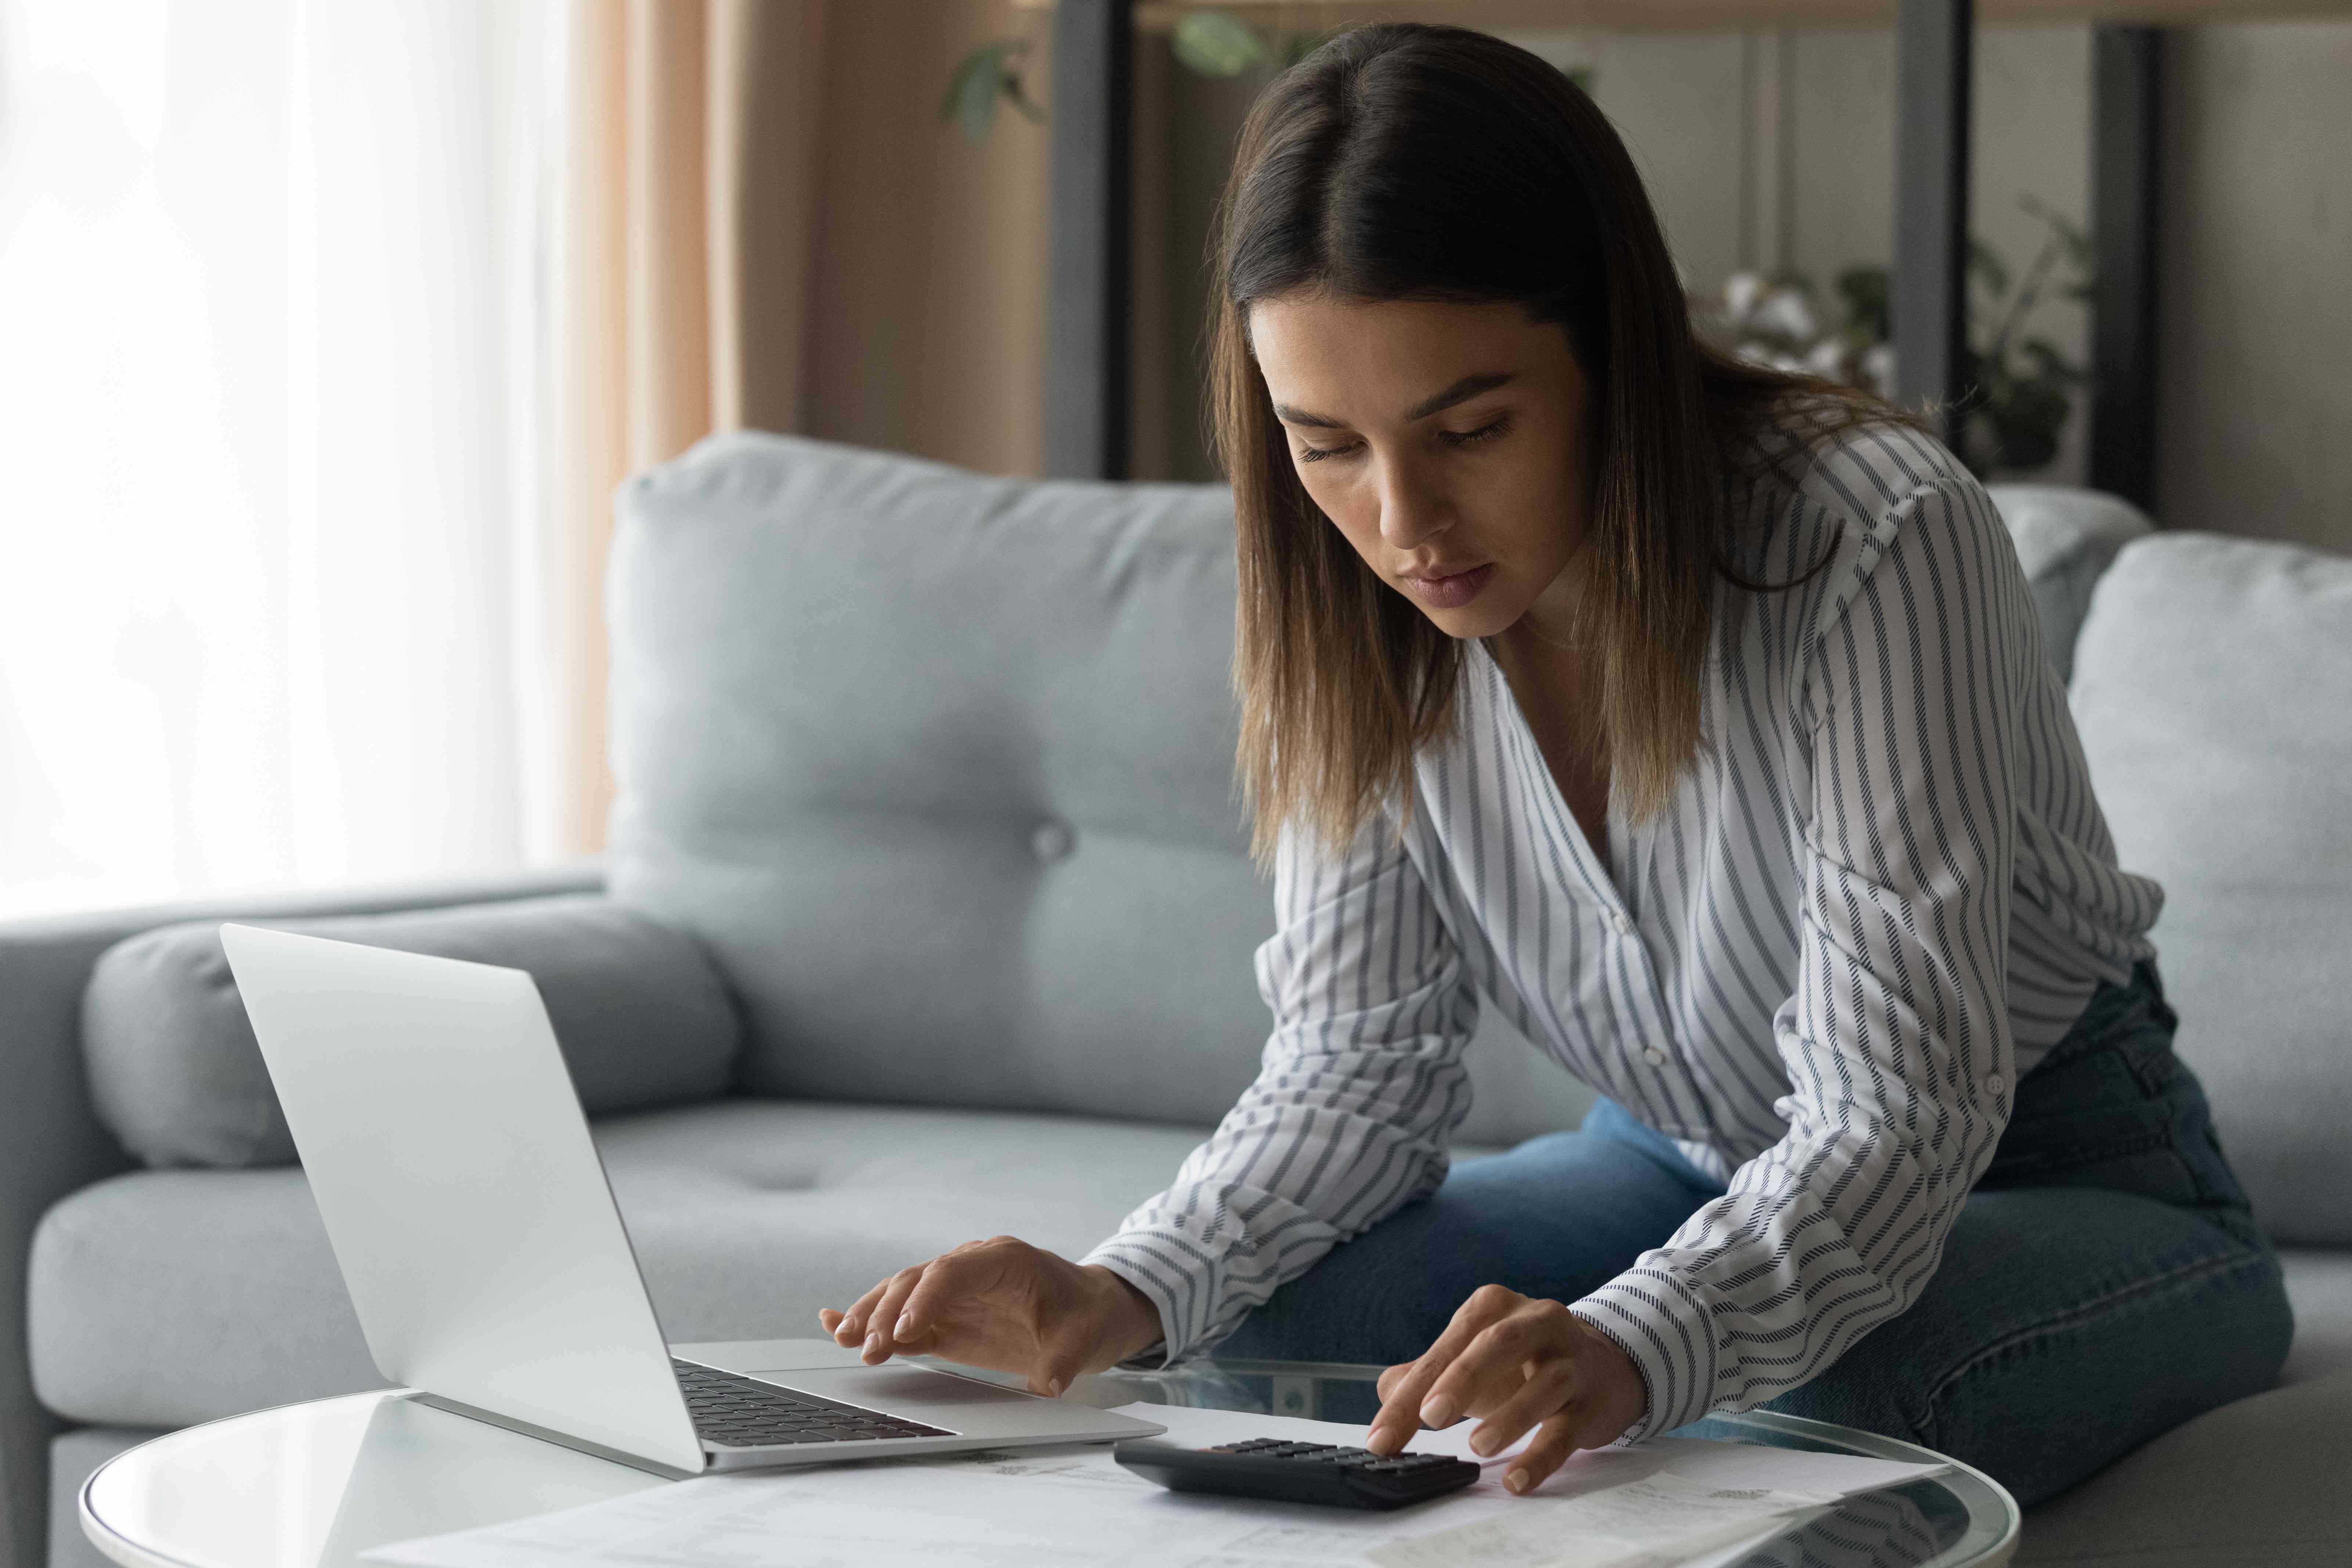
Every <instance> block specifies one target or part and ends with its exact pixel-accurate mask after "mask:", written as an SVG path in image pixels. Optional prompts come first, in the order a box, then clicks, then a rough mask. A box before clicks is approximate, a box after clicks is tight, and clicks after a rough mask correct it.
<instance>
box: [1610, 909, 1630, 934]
mask: <svg viewBox="0 0 2352 1568" xmlns="http://www.w3.org/2000/svg"><path fill="white" fill-rule="evenodd" d="M1611 923H1612V924H1613V925H1614V926H1616V928H1617V933H1618V934H1619V935H1620V936H1631V935H1633V917H1632V916H1630V915H1625V914H1619V915H1616V916H1613V917H1612V920H1611Z"/></svg>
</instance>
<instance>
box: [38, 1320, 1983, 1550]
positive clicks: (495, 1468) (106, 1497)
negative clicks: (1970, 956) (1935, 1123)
mask: <svg viewBox="0 0 2352 1568" xmlns="http://www.w3.org/2000/svg"><path fill="white" fill-rule="evenodd" d="M681 1349H682V1350H685V1351H686V1352H688V1353H689V1354H690V1353H692V1347H681ZM959 1370H963V1369H959ZM1379 1370H1380V1369H1378V1368H1376V1367H1368V1366H1342V1365H1333V1364H1324V1363H1286V1362H1198V1363H1192V1364H1189V1365H1186V1366H1182V1367H1179V1368H1173V1369H1168V1370H1163V1371H1156V1372H1126V1371H1122V1372H1117V1373H1108V1374H1105V1375H1103V1376H1099V1377H1089V1378H1082V1379H1080V1380H1079V1381H1078V1384H1076V1387H1074V1388H1073V1389H1072V1390H1071V1391H1070V1397H1072V1398H1076V1399H1081V1400H1084V1401H1085V1402H1086V1403H1087V1404H1090V1405H1100V1406H1104V1407H1109V1406H1113V1405H1127V1404H1132V1403H1136V1402H1138V1401H1141V1402H1144V1403H1149V1404H1157V1405H1194V1406H1206V1407H1211V1408H1219V1409H1229V1410H1248V1411H1255V1412H1262V1413H1266V1414H1272V1415H1297V1416H1303V1417H1307V1418H1310V1419H1316V1420H1324V1421H1346V1422H1351V1423H1360V1422H1362V1421H1364V1420H1365V1419H1367V1418H1368V1417H1369V1416H1370V1414H1371V1413H1372V1411H1373V1409H1375V1408H1376V1407H1377V1405H1378V1399H1377V1395H1376V1394H1374V1392H1373V1380H1374V1378H1376V1377H1377V1376H1378V1373H1379ZM1003 1381H1013V1380H1011V1379H1005V1380H1003ZM1680 1435H1682V1436H1697V1437H1719V1438H1724V1439H1727V1440H1730V1441H1734V1442H1742V1443H1766V1444H1771V1445H1775V1446H1779V1447H1801V1448H1812V1449H1817V1450H1822V1451H1826V1452H1832V1453H1852V1454H1867V1455H1871V1456H1874V1457H1877V1458H1895V1459H1906V1460H1913V1461H1918V1460H1922V1459H1933V1458H1938V1456H1935V1455H1931V1454H1928V1453H1927V1450H1925V1449H1921V1448H1916V1447H1912V1446H1910V1445H1908V1444H1904V1443H1896V1442H1893V1441H1890V1440H1888V1439H1886V1438H1883V1437H1875V1436H1870V1435H1869V1434H1866V1433H1862V1432H1854V1431H1849V1430H1847V1429H1844V1428H1842V1427H1835V1426H1824V1425H1822V1424H1821V1423H1818V1422H1811V1421H1801V1420H1798V1419H1796V1418H1794V1417H1791V1416H1783V1415H1769V1414H1765V1413H1758V1414H1753V1415H1738V1416H1728V1417H1720V1416H1719V1417H1713V1418H1710V1419H1708V1420H1706V1421H1703V1422H1700V1423H1697V1424H1696V1425H1695V1426H1686V1427H1685V1428H1683V1429H1682V1432H1681V1434H1680ZM667 1484H668V1483H667V1481H665V1480H663V1479H660V1478H659V1477H656V1476H653V1475H650V1474H647V1473H646V1472H645V1471H642V1470H636V1469H632V1468H629V1467H628V1466H626V1465H622V1464H617V1463H614V1461H611V1460H608V1459H603V1458H596V1457H594V1456H593V1455H589V1454H583V1453H579V1452H575V1451H574V1450H572V1449H570V1448H565V1447H559V1446H557V1445H555V1444H552V1443H547V1442H542V1441H541V1440H540V1439H538V1438H535V1437H530V1436H524V1435H522V1434H520V1433H517V1432H510V1431H508V1430H507V1429H505V1428H504V1427H499V1426H489V1425H488V1424H487V1423H484V1422H479V1421H474V1420H470V1419H468V1418H467V1417H466V1416H463V1415H453V1414H451V1413H449V1412H446V1411H443V1410H438V1409H435V1408H433V1407H432V1406H430V1405H421V1404H418V1403H415V1401H413V1400H411V1399H408V1398H406V1397H404V1395H403V1394H402V1393H401V1392H399V1391H397V1390H393V1391H382V1392H377V1393H371V1394H348V1395H345V1396H343V1397H341V1398H336V1399H320V1400H314V1401H311V1402H310V1403H308V1404H303V1405H285V1406H282V1407H280V1408H278V1409H275V1410H264V1411H257V1412H255V1413H254V1414H252V1415H238V1416H234V1417H231V1418H229V1419H227V1420H225V1421H215V1422H211V1423H209V1424H207V1425H205V1426H192V1427H189V1428H187V1429H186V1430H184V1431H181V1432H173V1433H171V1434H169V1435H167V1436H162V1437H158V1438H155V1439H153V1440H152V1441H151V1442H148V1443H144V1444H142V1445H141V1446H140V1447H136V1448H132V1449H131V1450H129V1451H128V1452H126V1453H123V1454H121V1455H119V1456H117V1457H116V1458H113V1459H111V1460H110V1461H108V1463H107V1464H105V1465H104V1466H102V1467H101V1468H100V1469H99V1470H98V1472H97V1473H96V1474H95V1475H93V1476H91V1477H90V1479H89V1482H88V1484H87V1485H86V1486H85V1487H84V1488H83V1489H82V1496H81V1502H80V1511H81V1525H82V1530H83V1533H84V1534H85V1535H87V1536H88V1537H89V1539H90V1541H91V1542H94V1543H95V1544H96V1545H97V1546H98V1547H99V1549H100V1551H102V1552H105V1553H106V1554H107V1555H108V1556H109V1557H110V1558H111V1559H113V1560H114V1561H115V1562H118V1563H127V1564H133V1565H137V1568H163V1565H169V1568H320V1565H331V1568H348V1565H351V1564H353V1563H356V1562H357V1561H358V1559H359V1554H360V1553H361V1552H365V1551H368V1550H370V1549H371V1548H373V1547H376V1546H381V1545H383V1544H386V1543H387V1542H394V1541H404V1540H409V1539H413V1538H415V1537H417V1536H422V1535H436V1534H440V1533H443V1532H445V1531H456V1530H467V1529H472V1528H474V1527H477V1526H479V1525H486V1524H497V1523H501V1522H504V1521H508V1520H513V1519H521V1518H525V1517H528V1516H530V1515H531V1514H537V1513H546V1512H551V1511H553V1510H557V1509H565V1508H573V1507H577V1506H579V1505H581V1504H583V1503H591V1502H598V1501H602V1500H605V1499H608V1498H614V1497H620V1496H624V1495H625V1494H627V1493H629V1492H633V1491H638V1490H642V1489H646V1488H648V1487H657V1486H665V1485H667ZM2017 1530H2018V1513H2017V1507H2016V1505H2015V1503H2014V1502H2012V1501H2011V1499H2010V1497H2009V1495H2008V1493H2006V1492H2005V1491H2003V1490H2002V1489H2000V1487H1998V1486H1996V1485H1994V1484H1993V1483H1992V1482H1991V1481H1990V1480H1988V1479H1985V1478H1983V1477H1981V1476H1979V1475H1978V1474H1976V1472H1974V1471H1972V1470H1968V1469H1966V1468H1956V1469H1955V1470H1953V1471H1951V1472H1950V1473H1948V1474H1946V1475H1943V1476H1940V1477H1937V1478H1934V1479H1927V1480H1922V1481H1915V1482H1913V1483H1911V1484H1909V1485H1907V1486H1903V1487H1896V1488H1891V1489H1886V1490H1884V1491H1879V1492H1874V1493H1870V1494H1868V1495H1866V1496H1864V1497H1860V1498H1854V1499H1851V1500H1848V1501H1846V1502H1845V1503H1843V1504H1842V1505H1841V1506H1839V1507H1838V1508H1836V1509H1834V1510H1832V1511H1830V1512H1829V1513H1826V1514H1823V1515H1821V1516H1819V1517H1816V1518H1813V1519H1811V1520H1808V1521H1803V1522H1802V1523H1801V1524H1799V1525H1797V1526H1795V1527H1793V1528H1792V1529H1790V1531H1788V1532H1787V1533H1785V1534H1784V1535H1783V1536H1782V1537H1780V1539H1777V1540H1775V1541H1773V1542H1769V1543H1768V1544H1766V1545H1764V1546H1761V1547H1758V1548H1753V1549H1751V1550H1750V1552H1749V1553H1748V1556H1747V1557H1746V1558H1744V1559H1742V1560H1741V1561H1742V1563H1743V1565H1744V1568H1781V1565H1785V1568H1799V1565H1800V1564H1811V1565H1819V1568H1843V1565H1845V1564H1849V1563H1851V1564H1854V1565H1856V1568H1859V1565H1861V1564H1865V1563H1875V1564H1882V1565H1893V1568H1963V1565H1969V1568H1995V1565H1998V1564H2000V1563H2005V1562H2007V1561H2008V1559H2009V1556H2010V1554H2011V1552H2013V1551H2014V1550H2015V1548H2016V1542H2017Z"/></svg>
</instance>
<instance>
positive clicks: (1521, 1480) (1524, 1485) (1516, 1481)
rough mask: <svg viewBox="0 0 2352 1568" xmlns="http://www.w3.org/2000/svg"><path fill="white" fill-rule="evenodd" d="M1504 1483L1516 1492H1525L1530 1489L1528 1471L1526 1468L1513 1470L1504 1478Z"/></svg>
mask: <svg viewBox="0 0 2352 1568" xmlns="http://www.w3.org/2000/svg"><path fill="white" fill-rule="evenodd" d="M1503 1484H1504V1485H1505V1486H1507V1487H1508V1488H1510V1489H1512V1490H1513V1491H1515V1492H1523V1491H1525V1490H1527V1489H1528V1473H1527V1471H1525V1470H1513V1471H1512V1472H1511V1473H1510V1474H1509V1475H1507V1476H1505V1477H1504V1478H1503Z"/></svg>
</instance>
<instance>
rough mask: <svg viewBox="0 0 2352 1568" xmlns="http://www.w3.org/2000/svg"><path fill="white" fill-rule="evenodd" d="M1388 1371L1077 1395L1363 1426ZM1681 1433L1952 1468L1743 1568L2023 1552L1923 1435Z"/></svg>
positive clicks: (1143, 1383)
mask: <svg viewBox="0 0 2352 1568" xmlns="http://www.w3.org/2000/svg"><path fill="white" fill-rule="evenodd" d="M1382 1370H1383V1369H1381V1368H1380V1367H1376V1366H1349V1365H1343V1364H1339V1363H1318V1362H1260V1361H1226V1362H1194V1363H1189V1364H1187V1365H1184V1366H1181V1367H1175V1368H1171V1369H1168V1370H1166V1371H1160V1372H1127V1371H1121V1372H1117V1373H1108V1374H1106V1375H1104V1376H1102V1377H1100V1378H1094V1379H1082V1380H1081V1383H1080V1386H1079V1387H1077V1388H1074V1389H1073V1390H1072V1391H1071V1394H1072V1397H1074V1398H1081V1399H1085V1400H1086V1401H1087V1403H1088V1404H1094V1405H1106V1404H1108V1405H1125V1404H1131V1403H1133V1402H1135V1401H1137V1400H1144V1401H1149V1402H1150V1403H1151V1404H1154V1405H1205V1406H1208V1407H1209V1408H1211V1409H1217V1410H1247V1411H1253V1412H1256V1413H1260V1414H1265V1415H1297V1416H1301V1417H1304V1418H1306V1419H1307V1420H1311V1421H1345V1422H1348V1423H1350V1424H1351V1425H1358V1426H1360V1425H1362V1424H1364V1423H1366V1422H1369V1421H1370V1419H1371V1418H1372V1415H1373V1413H1374V1412H1375V1411H1377V1410H1378V1409H1379V1408H1380V1395H1379V1394H1378V1393H1377V1392H1376V1390H1375V1387H1374V1384H1375V1383H1376V1381H1377V1380H1378V1379H1379V1377H1380V1374H1381V1371H1382ZM1087 1384H1093V1385H1095V1386H1091V1387H1089V1386H1087ZM1674 1436H1677V1437H1712V1438H1716V1439H1717V1440H1718V1441H1722V1442H1729V1443H1758V1444H1763V1445H1765V1446H1767V1447H1776V1448H1803V1449H1808V1450H1811V1451H1812V1452H1814V1453H1824V1454H1861V1455H1864V1456H1866V1457H1868V1458H1874V1459H1897V1460H1901V1461H1903V1462H1905V1463H1906V1464H1929V1463H1936V1462H1939V1461H1940V1462H1941V1463H1944V1464H1948V1465H1950V1466H1951V1467H1952V1468H1950V1469H1949V1470H1948V1471H1946V1472H1945V1473H1944V1474H1942V1475H1939V1476H1931V1477H1928V1478H1927V1479H1923V1480H1916V1481H1912V1482H1910V1483H1908V1484H1907V1485H1905V1486H1899V1487H1889V1488H1886V1489H1883V1490H1880V1491H1875V1492H1866V1493H1864V1494H1863V1495H1862V1496H1859V1497H1853V1498H1849V1499H1847V1500H1845V1501H1844V1502H1843V1503H1841V1504H1839V1505H1838V1506H1837V1507H1836V1508H1835V1509H1833V1510H1831V1511H1830V1512H1828V1513H1826V1514H1822V1515H1821V1516H1819V1517H1817V1518H1814V1519H1811V1520H1809V1521H1806V1522H1804V1523H1803V1524H1801V1525H1799V1526H1796V1527H1794V1528H1792V1529H1790V1531H1788V1533H1787V1534H1785V1535H1783V1536H1780V1538H1778V1539H1776V1540H1774V1541H1771V1542H1767V1543H1765V1544H1763V1545H1760V1546H1757V1547H1754V1548H1751V1549H1750V1550H1749V1552H1748V1555H1747V1556H1746V1557H1744V1558H1741V1559H1740V1560H1739V1561H1738V1565H1737V1568H1847V1565H1848V1564H1852V1565H1853V1568H1866V1565H1877V1568H2000V1564H2002V1563H2007V1562H2008V1561H2009V1560H2010V1558H2011V1555H2012V1554H2014V1553H2015V1552H2016V1551H2017V1539H2018V1527H2019V1515H2018V1508H2017V1501H2016V1500H2015V1499H2013V1498H2011V1496H2010V1495H2009V1492H2008V1490H2007V1489H2005V1488H2003V1487H2002V1486H2001V1485H2000V1483H1999V1482H1997V1481H1995V1480H1994V1479H1992V1478H1991V1477H1990V1476H1987V1475H1985V1474H1983V1473H1982V1472H1981V1471H1979V1470H1976V1469H1972V1468H1969V1466H1966V1465H1963V1464H1960V1463H1958V1461H1956V1460H1952V1459H1949V1458H1946V1457H1945V1456H1943V1455H1941V1454H1937V1453H1935V1452H1933V1451H1931V1450H1929V1449H1927V1448H1922V1447H1919V1446H1918V1445H1916V1444H1914V1443H1901V1442H1897V1441H1895V1439H1893V1438H1891V1437H1881V1436H1876V1435H1874V1434H1873V1433H1869V1432H1861V1431H1856V1430H1855V1429H1853V1428H1852V1427H1849V1426H1831V1425H1830V1424H1829V1423H1827V1422H1824V1421H1808V1420H1805V1419H1803V1418H1802V1417H1801V1416H1796V1415H1778V1414H1776V1413H1774V1412H1772V1411H1769V1410H1758V1411H1751V1412H1749V1413H1748V1414H1747V1415H1711V1416H1709V1417H1707V1418H1706V1420H1704V1421H1697V1422H1694V1423H1692V1424H1691V1425H1690V1426H1684V1427H1679V1428H1677V1429H1676V1430H1675V1433H1674Z"/></svg>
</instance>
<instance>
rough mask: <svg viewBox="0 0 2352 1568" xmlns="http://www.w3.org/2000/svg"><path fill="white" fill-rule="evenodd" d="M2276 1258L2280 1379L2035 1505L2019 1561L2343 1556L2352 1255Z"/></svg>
mask: <svg viewBox="0 0 2352 1568" xmlns="http://www.w3.org/2000/svg"><path fill="white" fill-rule="evenodd" d="M2281 1256H2282V1258H2284V1261H2285V1263H2286V1282H2287V1295H2288V1297H2289V1299H2290V1300H2292V1301H2293V1302H2294V1318H2295V1330H2294V1352H2292V1353H2291V1354H2290V1355H2289V1356H2288V1357H2287V1363H2286V1369H2285V1371H2284V1373H2282V1374H2281V1376H2280V1379H2279V1385H2278V1386H2277V1387H2276V1388H2273V1389H2272V1390H2271V1391H2270V1392H2269V1393H2268V1394H2256V1395H2254V1396H2253V1397H2252V1398H2251V1399H2242V1400H2240V1401H2238V1402H2237V1403H2236V1404H2235V1405H2224V1406H2222V1407H2221V1409H2219V1410H2212V1411H2208V1412H2207V1413H2206V1414H2204V1415H2200V1416H2199V1417H2198V1418H2197V1419H2196V1420H2194V1421H2191V1422H2189V1424H2188V1425H2187V1426H2182V1427H2179V1428H2178V1429H2177V1430H2175V1431H2171V1432H2168V1433H2166V1434H2165V1435H2164V1436H2161V1437H2158V1439H2157V1440H2156V1441H2154V1442H2153V1443H2150V1444H2148V1445H2147V1446H2146V1447H2142V1448H2140V1449H2138V1450H2137V1451H2135V1452H2133V1453H2131V1454H2127V1455H2126V1456H2125V1457H2124V1458H2121V1459H2118V1460H2117V1461H2116V1463H2114V1464H2112V1465H2110V1466H2108V1467H2107V1468H2105V1469H2104V1470H2102V1471H2100V1472H2099V1473H2098V1474H2097V1475H2095V1476H2093V1477H2092V1478H2091V1479H2088V1480H2086V1481H2084V1482H2083V1483H2082V1484H2081V1485H2079V1486H2077V1487H2074V1488H2073V1489H2070V1490H2068V1491H2065V1492H2063V1493H2061V1494H2060V1495H2059V1496H2057V1497H2054V1498H2053V1499H2051V1500H2049V1501H2048V1502H2046V1503H2044V1504H2042V1506H2041V1507H2040V1508H2037V1509H2035V1510H2033V1511H2032V1513H2030V1514H2028V1515H2027V1516H2026V1520H2025V1533H2024V1538H2023V1541H2022V1542H2021V1545H2020V1547H2019V1550H2018V1553H2017V1558H2016V1561H2017V1562H2018V1563H2021V1564H2043V1565H2055V1564H2061V1563H2066V1564H2081V1565H2082V1568H2213V1565H2215V1564H2219V1563H2230V1564H2232V1565H2237V1564H2246V1565H2250V1568H2323V1565H2325V1568H2341V1565H2342V1564H2344V1563H2352V1509H2347V1507H2346V1499H2347V1488H2346V1483H2347V1478H2352V1253H2347V1252H2336V1251H2326V1252H2321V1251H2312V1252H2302V1251H2292V1252H2286V1253H2283V1254H2282V1255H2281Z"/></svg>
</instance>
